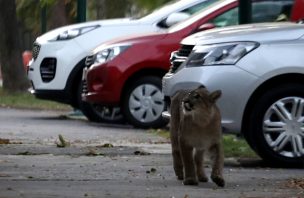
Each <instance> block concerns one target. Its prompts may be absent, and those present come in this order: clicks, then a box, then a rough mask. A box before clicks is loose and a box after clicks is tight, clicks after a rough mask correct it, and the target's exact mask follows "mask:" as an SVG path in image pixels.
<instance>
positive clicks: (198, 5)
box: [136, 0, 219, 20]
mask: <svg viewBox="0 0 304 198" xmlns="http://www.w3.org/2000/svg"><path fill="white" fill-rule="evenodd" d="M216 1H219V0H202V1H194V0H192V1H189V0H174V1H170V2H168V3H166V4H165V5H164V6H162V7H160V8H158V9H156V10H153V11H152V12H150V13H146V14H145V15H144V16H139V17H136V19H139V18H140V19H141V20H151V19H156V18H158V16H159V14H160V13H164V15H168V14H170V13H171V12H172V7H173V6H174V5H173V4H179V5H187V4H193V5H192V6H190V7H188V8H186V9H183V10H180V12H183V13H186V14H189V15H193V14H195V13H197V12H198V11H200V10H201V9H203V8H205V7H206V6H208V5H210V4H211V3H213V2H216Z"/></svg>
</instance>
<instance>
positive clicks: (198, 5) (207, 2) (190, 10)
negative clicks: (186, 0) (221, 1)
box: [181, 0, 218, 15]
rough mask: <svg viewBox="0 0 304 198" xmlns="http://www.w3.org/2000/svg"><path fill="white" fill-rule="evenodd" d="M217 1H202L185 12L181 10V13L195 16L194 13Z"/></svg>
mask: <svg viewBox="0 0 304 198" xmlns="http://www.w3.org/2000/svg"><path fill="white" fill-rule="evenodd" d="M216 1H218V0H209V1H203V2H201V3H198V4H196V5H193V6H191V7H189V8H187V9H185V10H182V11H181V12H184V13H187V14H189V15H193V14H195V13H196V12H198V11H200V10H202V9H203V8H205V7H207V6H209V5H211V4H212V3H214V2H216Z"/></svg>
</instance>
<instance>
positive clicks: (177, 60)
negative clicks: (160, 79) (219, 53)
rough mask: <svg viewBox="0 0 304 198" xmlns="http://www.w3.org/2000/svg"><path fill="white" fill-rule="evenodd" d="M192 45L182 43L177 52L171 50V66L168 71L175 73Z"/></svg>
mask: <svg viewBox="0 0 304 198" xmlns="http://www.w3.org/2000/svg"><path fill="white" fill-rule="evenodd" d="M193 48H194V45H183V46H182V47H181V48H180V49H179V50H178V51H177V52H173V53H172V55H171V58H170V61H171V67H170V70H169V73H175V72H176V71H177V69H178V68H179V67H180V66H181V64H182V63H183V62H185V60H186V59H187V58H188V56H189V55H190V53H191V51H192V49H193Z"/></svg>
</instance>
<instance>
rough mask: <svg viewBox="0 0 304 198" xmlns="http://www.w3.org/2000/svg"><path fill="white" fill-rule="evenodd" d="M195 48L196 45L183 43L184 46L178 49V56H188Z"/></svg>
mask: <svg viewBox="0 0 304 198" xmlns="http://www.w3.org/2000/svg"><path fill="white" fill-rule="evenodd" d="M193 48H194V45H182V47H181V48H180V49H179V50H178V52H177V54H178V56H183V57H188V56H189V55H190V53H191V51H192V49H193Z"/></svg>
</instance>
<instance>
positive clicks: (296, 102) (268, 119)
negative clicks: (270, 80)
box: [245, 84, 304, 166]
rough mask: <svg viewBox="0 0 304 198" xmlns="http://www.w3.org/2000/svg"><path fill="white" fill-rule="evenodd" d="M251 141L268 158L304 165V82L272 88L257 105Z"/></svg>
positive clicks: (274, 161) (261, 154)
mask: <svg viewBox="0 0 304 198" xmlns="http://www.w3.org/2000/svg"><path fill="white" fill-rule="evenodd" d="M248 133H249V134H246V136H245V137H247V139H248V141H249V142H250V143H251V144H252V146H253V148H254V150H255V151H256V152H257V153H258V154H259V155H260V156H261V157H262V158H263V159H264V160H265V161H267V162H270V163H271V164H274V165H277V164H280V165H287V166H289V165H291V166H293V165H304V159H303V156H304V85H302V84H284V85H281V86H279V87H275V88H272V89H269V90H268V91H267V92H266V93H265V94H264V95H262V96H261V97H260V99H259V100H258V101H257V102H256V105H255V106H254V107H253V111H252V114H251V118H250V122H249V131H248Z"/></svg>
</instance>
